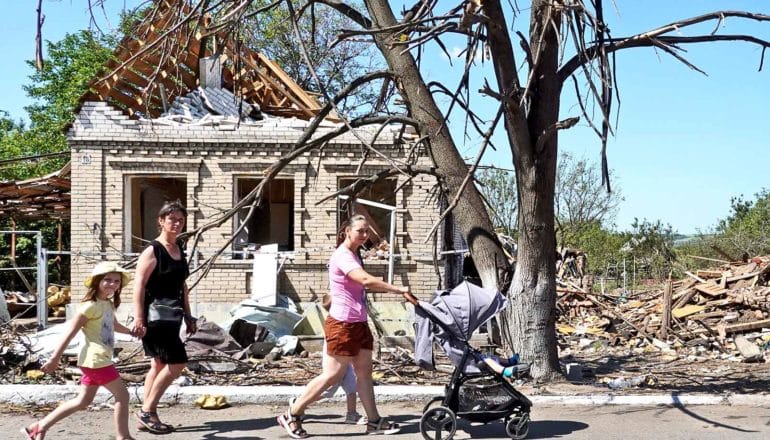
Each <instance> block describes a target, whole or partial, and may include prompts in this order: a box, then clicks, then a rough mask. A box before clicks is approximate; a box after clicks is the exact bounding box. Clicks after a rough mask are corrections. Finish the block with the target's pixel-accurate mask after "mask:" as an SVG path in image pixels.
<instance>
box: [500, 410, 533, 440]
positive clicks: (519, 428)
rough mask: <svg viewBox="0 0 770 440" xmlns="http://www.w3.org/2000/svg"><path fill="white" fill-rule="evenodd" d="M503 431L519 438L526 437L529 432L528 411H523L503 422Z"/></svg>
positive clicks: (509, 435)
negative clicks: (519, 414)
mask: <svg viewBox="0 0 770 440" xmlns="http://www.w3.org/2000/svg"><path fill="white" fill-rule="evenodd" d="M505 433H506V434H508V437H510V438H512V439H515V440H521V439H524V438H527V434H529V413H524V414H522V415H521V416H519V417H513V418H511V419H510V420H508V422H507V423H506V424H505Z"/></svg>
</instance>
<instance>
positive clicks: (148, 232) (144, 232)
mask: <svg viewBox="0 0 770 440" xmlns="http://www.w3.org/2000/svg"><path fill="white" fill-rule="evenodd" d="M126 188H127V189H128V191H126V194H125V197H126V199H125V206H126V211H125V215H126V218H125V222H124V224H125V225H126V226H125V228H126V235H125V237H126V241H125V247H126V249H127V250H129V251H130V252H141V251H142V249H144V248H145V247H146V246H147V244H148V242H149V241H151V240H153V239H155V237H157V236H158V211H160V208H161V207H162V206H163V204H164V203H166V202H168V201H172V200H177V199H179V200H181V201H182V203H184V202H185V200H187V180H186V179H185V178H183V177H155V176H129V177H128V180H127V182H126ZM185 228H186V225H185Z"/></svg>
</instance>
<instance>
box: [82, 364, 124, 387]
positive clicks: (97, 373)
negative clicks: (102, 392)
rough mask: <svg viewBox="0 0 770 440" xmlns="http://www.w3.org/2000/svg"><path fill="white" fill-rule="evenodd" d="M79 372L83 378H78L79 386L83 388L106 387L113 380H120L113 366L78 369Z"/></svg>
mask: <svg viewBox="0 0 770 440" xmlns="http://www.w3.org/2000/svg"><path fill="white" fill-rule="evenodd" d="M80 371H82V372H83V377H82V378H80V384H81V385H84V386H89V385H97V386H101V385H107V384H108V383H110V382H112V381H113V380H115V379H120V373H118V369H117V368H115V365H107V366H106V367H102V368H86V367H80Z"/></svg>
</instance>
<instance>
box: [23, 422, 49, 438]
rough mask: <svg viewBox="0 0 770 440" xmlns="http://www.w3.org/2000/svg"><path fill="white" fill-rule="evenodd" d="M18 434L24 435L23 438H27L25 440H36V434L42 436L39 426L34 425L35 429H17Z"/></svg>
mask: <svg viewBox="0 0 770 440" xmlns="http://www.w3.org/2000/svg"><path fill="white" fill-rule="evenodd" d="M19 432H21V433H22V434H24V436H25V437H26V438H27V440H35V439H37V435H38V434H42V433H43V431H41V430H40V425H38V424H37V423H35V427H34V428H33V429H29V428H27V427H26V426H25V427H23V428H20V429H19Z"/></svg>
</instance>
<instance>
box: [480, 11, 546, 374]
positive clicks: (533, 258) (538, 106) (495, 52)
mask: <svg viewBox="0 0 770 440" xmlns="http://www.w3.org/2000/svg"><path fill="white" fill-rule="evenodd" d="M556 3H558V2H553V1H552V0H534V1H533V2H532V10H531V18H530V40H529V41H530V42H531V46H530V47H529V49H530V54H531V57H530V59H528V61H529V63H530V69H532V74H531V76H530V78H529V79H528V81H529V82H528V84H525V85H524V86H521V85H520V84H519V80H518V77H517V76H516V71H517V70H516V66H517V63H516V61H515V59H514V54H513V49H512V44H511V34H510V32H509V26H508V24H507V23H506V19H505V14H504V13H503V10H502V8H501V5H500V1H496V0H488V1H485V2H484V3H483V8H484V13H485V16H486V17H487V19H488V21H487V29H488V36H489V39H488V44H489V47H490V52H491V54H492V57H491V58H492V62H493V64H494V68H495V76H496V79H497V85H498V87H499V91H498V92H499V93H500V94H501V95H503V96H505V97H506V98H507V99H504V101H503V103H504V105H505V118H504V122H505V130H506V134H507V135H508V141H509V143H510V146H511V153H512V156H513V159H514V166H515V168H516V185H517V190H518V201H519V212H518V220H519V224H518V227H519V239H518V254H517V261H516V272H515V273H514V276H513V281H512V283H511V287H510V289H509V291H508V296H509V299H510V305H509V307H508V308H507V309H506V310H505V312H504V319H503V336H504V338H505V339H506V341H507V343H508V344H509V345H510V346H511V348H512V349H513V350H514V351H516V352H518V353H519V354H520V355H521V358H522V359H524V360H526V361H528V362H531V363H532V377H534V378H535V379H536V380H546V381H547V380H550V379H553V378H555V377H557V376H558V375H559V358H558V352H557V347H556V267H555V266H556V259H555V252H556V236H555V230H554V189H555V186H556V156H557V154H556V153H557V145H558V138H557V135H556V125H555V124H556V123H557V122H558V117H559V97H560V93H561V83H560V81H559V78H558V76H557V74H556V73H557V71H558V65H559V36H558V33H557V32H558V29H559V26H560V23H561V12H560V9H558V8H556V7H555V6H558V5H556ZM524 93H527V96H524ZM522 103H528V104H529V106H527V105H526V104H525V105H522Z"/></svg>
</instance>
